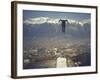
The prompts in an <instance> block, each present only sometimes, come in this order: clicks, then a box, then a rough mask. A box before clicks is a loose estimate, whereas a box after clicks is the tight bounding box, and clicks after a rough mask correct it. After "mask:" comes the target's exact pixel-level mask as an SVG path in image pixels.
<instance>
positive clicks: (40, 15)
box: [23, 10, 91, 26]
mask: <svg viewBox="0 0 100 80" xmlns="http://www.w3.org/2000/svg"><path fill="white" fill-rule="evenodd" d="M90 18H91V15H90V14H89V13H72V12H52V11H31V10H23V21H24V23H25V24H43V23H51V24H59V19H67V20H68V21H69V23H70V24H79V25H81V26H82V25H84V24H85V23H90Z"/></svg>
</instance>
